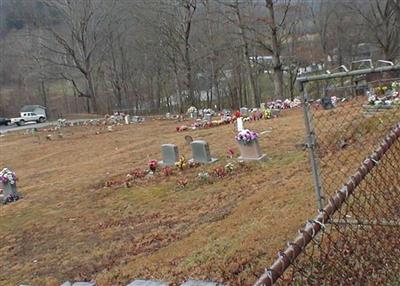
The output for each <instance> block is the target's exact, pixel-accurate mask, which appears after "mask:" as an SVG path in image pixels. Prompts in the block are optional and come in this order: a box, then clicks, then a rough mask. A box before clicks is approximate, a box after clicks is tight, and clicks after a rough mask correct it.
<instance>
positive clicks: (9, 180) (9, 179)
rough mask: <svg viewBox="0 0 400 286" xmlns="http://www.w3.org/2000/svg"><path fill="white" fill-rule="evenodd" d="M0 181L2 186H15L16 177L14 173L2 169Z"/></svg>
mask: <svg viewBox="0 0 400 286" xmlns="http://www.w3.org/2000/svg"><path fill="white" fill-rule="evenodd" d="M0 181H1V182H2V183H3V184H11V185H15V183H16V181H17V176H16V174H15V172H13V171H11V170H10V169H7V168H4V169H3V170H2V171H1V172H0Z"/></svg>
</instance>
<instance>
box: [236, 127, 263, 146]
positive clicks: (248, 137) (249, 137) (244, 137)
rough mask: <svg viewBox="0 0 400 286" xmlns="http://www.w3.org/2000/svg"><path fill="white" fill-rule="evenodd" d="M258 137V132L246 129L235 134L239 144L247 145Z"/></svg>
mask: <svg viewBox="0 0 400 286" xmlns="http://www.w3.org/2000/svg"><path fill="white" fill-rule="evenodd" d="M258 137H259V135H258V133H256V132H254V131H250V130H248V129H244V130H242V131H240V132H239V133H238V134H237V135H236V136H235V139H236V141H237V142H238V143H239V144H244V145H247V144H251V143H253V142H255V141H257V139H258Z"/></svg>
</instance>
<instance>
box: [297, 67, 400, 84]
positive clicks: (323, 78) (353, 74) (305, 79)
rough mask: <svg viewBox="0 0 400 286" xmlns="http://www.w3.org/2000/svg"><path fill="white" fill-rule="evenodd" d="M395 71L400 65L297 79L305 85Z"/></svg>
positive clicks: (399, 68)
mask: <svg viewBox="0 0 400 286" xmlns="http://www.w3.org/2000/svg"><path fill="white" fill-rule="evenodd" d="M395 70H400V65H393V66H383V67H376V68H368V69H358V70H350V71H344V72H337V73H332V74H320V75H310V76H301V77H298V78H297V82H299V83H300V84H303V83H306V82H309V81H317V80H327V79H333V78H342V77H348V76H355V75H364V74H369V73H374V72H387V71H395Z"/></svg>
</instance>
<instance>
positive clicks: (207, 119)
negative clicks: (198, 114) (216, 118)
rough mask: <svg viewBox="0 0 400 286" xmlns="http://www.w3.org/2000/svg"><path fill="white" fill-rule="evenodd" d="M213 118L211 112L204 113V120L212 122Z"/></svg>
mask: <svg viewBox="0 0 400 286" xmlns="http://www.w3.org/2000/svg"><path fill="white" fill-rule="evenodd" d="M211 119H212V117H211V114H210V113H206V114H204V117H203V120H204V121H207V122H208V123H210V122H211Z"/></svg>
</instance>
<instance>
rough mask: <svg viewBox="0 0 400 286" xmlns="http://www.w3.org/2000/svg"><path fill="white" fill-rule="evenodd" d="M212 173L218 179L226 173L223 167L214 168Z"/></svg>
mask: <svg viewBox="0 0 400 286" xmlns="http://www.w3.org/2000/svg"><path fill="white" fill-rule="evenodd" d="M213 171H214V175H215V176H216V177H218V178H223V177H225V176H226V172H225V170H224V168H223V167H215V168H214V170H213Z"/></svg>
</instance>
